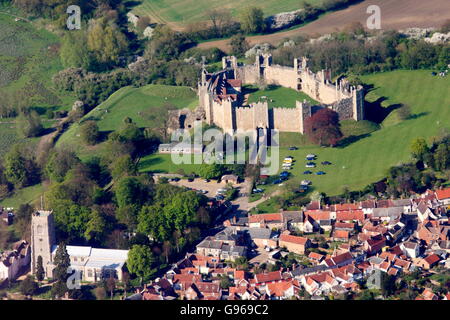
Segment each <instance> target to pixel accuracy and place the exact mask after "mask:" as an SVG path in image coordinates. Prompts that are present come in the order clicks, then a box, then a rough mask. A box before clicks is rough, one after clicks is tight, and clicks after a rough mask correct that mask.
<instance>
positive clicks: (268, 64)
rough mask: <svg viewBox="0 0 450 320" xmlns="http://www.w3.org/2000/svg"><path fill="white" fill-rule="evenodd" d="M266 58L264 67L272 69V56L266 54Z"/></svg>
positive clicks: (264, 55) (264, 56)
mask: <svg viewBox="0 0 450 320" xmlns="http://www.w3.org/2000/svg"><path fill="white" fill-rule="evenodd" d="M263 58H264V67H270V66H271V65H272V54H270V53H266V54H263Z"/></svg>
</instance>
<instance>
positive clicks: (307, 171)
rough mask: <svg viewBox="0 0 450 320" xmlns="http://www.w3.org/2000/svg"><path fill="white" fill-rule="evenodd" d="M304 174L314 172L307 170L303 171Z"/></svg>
mask: <svg viewBox="0 0 450 320" xmlns="http://www.w3.org/2000/svg"><path fill="white" fill-rule="evenodd" d="M303 174H312V171H309V170H306V171H303Z"/></svg>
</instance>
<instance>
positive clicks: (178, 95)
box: [57, 85, 198, 156]
mask: <svg viewBox="0 0 450 320" xmlns="http://www.w3.org/2000/svg"><path fill="white" fill-rule="evenodd" d="M197 102H198V98H197V95H196V93H195V92H194V91H193V90H192V89H190V88H188V87H174V86H164V85H148V86H145V87H141V88H133V87H124V88H121V89H119V90H117V91H116V92H115V93H114V94H112V95H111V96H110V97H109V98H108V99H107V100H106V101H104V102H103V103H102V104H100V105H99V106H98V107H96V108H95V109H93V110H92V111H91V112H89V113H88V114H87V115H85V116H84V117H83V118H82V119H81V121H80V123H81V122H83V121H85V120H95V121H96V122H97V124H98V126H99V129H100V131H103V132H111V131H114V130H116V129H117V128H119V127H120V126H121V125H122V123H123V120H124V119H125V118H126V117H129V118H131V119H132V120H133V122H134V123H136V124H137V125H138V126H139V127H141V128H155V127H158V126H160V125H161V123H160V121H161V120H160V119H161V117H164V115H167V112H168V110H169V109H182V108H190V109H193V108H195V107H196V106H197V104H198V103H197ZM79 131H80V124H79V123H75V124H73V125H72V126H71V127H70V129H69V130H67V132H65V133H64V134H63V135H62V136H61V138H60V139H59V140H58V143H57V146H62V145H67V146H69V147H72V148H73V149H75V150H77V151H78V152H79V153H80V156H84V155H87V154H89V153H91V152H92V149H93V148H96V149H98V147H99V146H96V147H89V148H86V147H85V146H84V143H83V142H82V141H81V138H80V136H79Z"/></svg>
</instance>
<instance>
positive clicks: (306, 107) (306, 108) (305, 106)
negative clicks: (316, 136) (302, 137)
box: [295, 100, 311, 134]
mask: <svg viewBox="0 0 450 320" xmlns="http://www.w3.org/2000/svg"><path fill="white" fill-rule="evenodd" d="M295 107H296V109H297V110H298V112H299V116H300V128H299V129H300V130H299V131H300V133H302V134H304V133H305V121H306V119H308V118H309V117H311V105H310V104H309V103H308V101H306V100H303V102H300V101H295Z"/></svg>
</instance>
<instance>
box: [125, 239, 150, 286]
mask: <svg viewBox="0 0 450 320" xmlns="http://www.w3.org/2000/svg"><path fill="white" fill-rule="evenodd" d="M154 263H155V257H154V256H153V253H152V251H151V250H150V248H149V247H148V246H143V245H134V246H133V247H132V248H131V249H130V251H129V252H128V260H127V266H128V270H130V272H131V273H133V274H135V275H136V276H138V277H140V279H141V283H143V281H144V280H145V281H146V280H148V279H149V278H150V277H151V276H152V275H153V274H154V272H155V269H153V266H154Z"/></svg>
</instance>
